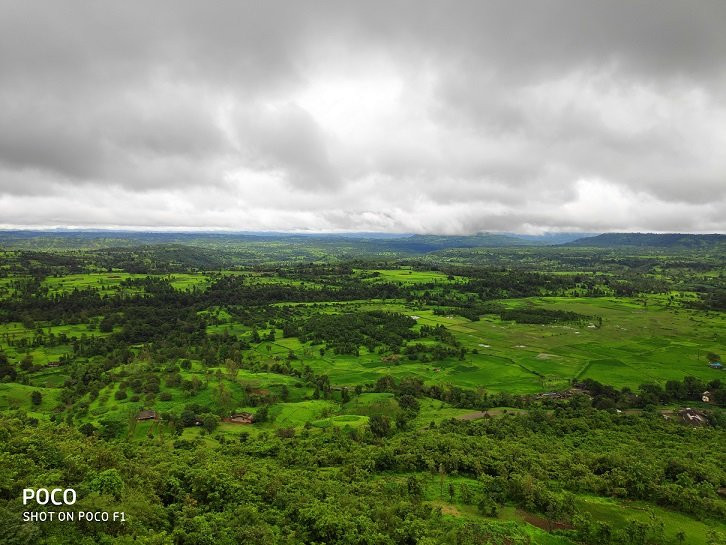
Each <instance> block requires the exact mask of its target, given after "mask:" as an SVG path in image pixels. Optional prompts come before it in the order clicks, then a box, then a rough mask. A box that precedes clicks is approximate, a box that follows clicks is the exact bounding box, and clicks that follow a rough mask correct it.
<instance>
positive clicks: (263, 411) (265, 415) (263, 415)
mask: <svg viewBox="0 0 726 545" xmlns="http://www.w3.org/2000/svg"><path fill="white" fill-rule="evenodd" d="M269 411H270V410H269V409H268V408H267V405H263V406H262V407H260V408H259V409H257V412H256V413H255V418H254V421H255V422H267V420H268V419H269V417H270V415H269Z"/></svg>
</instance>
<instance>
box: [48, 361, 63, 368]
mask: <svg viewBox="0 0 726 545" xmlns="http://www.w3.org/2000/svg"><path fill="white" fill-rule="evenodd" d="M60 364H61V362H59V361H49V362H48V367H60Z"/></svg>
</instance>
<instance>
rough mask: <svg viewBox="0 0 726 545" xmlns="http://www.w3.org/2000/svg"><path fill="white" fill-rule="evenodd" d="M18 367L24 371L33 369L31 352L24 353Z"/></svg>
mask: <svg viewBox="0 0 726 545" xmlns="http://www.w3.org/2000/svg"><path fill="white" fill-rule="evenodd" d="M20 368H21V369H22V370H23V371H25V372H28V371H30V370H31V369H33V356H32V355H31V354H25V357H24V358H23V359H22V360H20Z"/></svg>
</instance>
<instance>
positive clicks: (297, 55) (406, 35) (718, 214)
mask: <svg viewBox="0 0 726 545" xmlns="http://www.w3.org/2000/svg"><path fill="white" fill-rule="evenodd" d="M725 25H726V3H724V2H723V0H701V1H699V2H697V3H690V2H683V1H681V0H627V1H626V0H615V1H612V2H601V1H599V0H598V1H596V0H567V1H565V0H546V1H542V2H522V1H516V0H515V1H512V0H501V1H480V0H472V1H466V0H464V1H460V2H445V1H438V0H425V1H423V2H421V1H398V0H387V1H385V2H383V1H381V2H378V1H373V2H353V1H340V0H331V1H311V2H289V1H285V2H283V1H265V2H256V1H247V2H244V1H231V0H230V1H228V2H225V1H219V2H214V3H211V4H210V3H207V2H199V1H192V0H189V1H180V0H174V1H171V0H168V1H166V2H165V1H159V2H141V1H138V0H137V1H130V2H86V1H81V0H78V1H65V2H34V1H30V2H28V1H19V0H18V1H4V0H0V81H1V82H2V83H0V227H41V226H42V227H47V226H82V227H152V228H188V229H215V228H220V229H244V230H314V231H338V230H359V231H397V232H436V233H452V234H453V233H472V232H477V231H484V230H490V231H520V232H539V231H543V230H585V231H604V230H655V231H708V232H713V231H720V232H724V231H726V214H725V213H724V210H726V63H724V62H723V59H724V52H725V51H726V33H724V32H723V29H724V26H725Z"/></svg>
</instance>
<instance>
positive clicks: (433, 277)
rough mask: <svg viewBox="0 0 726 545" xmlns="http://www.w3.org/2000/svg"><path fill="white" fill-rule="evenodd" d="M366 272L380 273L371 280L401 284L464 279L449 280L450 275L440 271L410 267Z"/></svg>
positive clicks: (448, 282) (461, 278)
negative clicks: (412, 268)
mask: <svg viewBox="0 0 726 545" xmlns="http://www.w3.org/2000/svg"><path fill="white" fill-rule="evenodd" d="M365 273H366V274H369V273H378V275H377V276H375V277H373V278H369V279H368V281H370V282H395V283H399V284H409V285H410V284H430V283H440V284H452V283H456V282H462V281H464V278H463V277H460V276H457V277H454V279H453V280H449V277H448V275H446V274H444V273H441V272H438V271H414V270H411V269H408V268H401V269H375V270H371V271H365Z"/></svg>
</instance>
